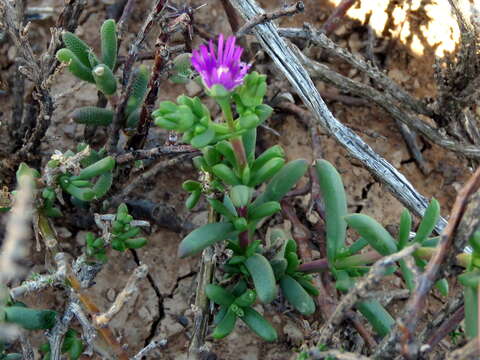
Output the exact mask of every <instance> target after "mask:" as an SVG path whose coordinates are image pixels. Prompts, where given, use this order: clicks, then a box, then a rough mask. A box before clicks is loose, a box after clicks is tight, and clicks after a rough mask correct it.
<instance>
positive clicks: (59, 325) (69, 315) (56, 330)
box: [48, 300, 75, 360]
mask: <svg viewBox="0 0 480 360" xmlns="http://www.w3.org/2000/svg"><path fill="white" fill-rule="evenodd" d="M72 301H75V300H71V301H70V302H69V304H68V305H67V307H66V309H65V312H64V313H63V316H62V317H61V318H60V319H58V320H57V322H56V323H55V326H54V327H53V328H52V330H50V331H49V333H48V342H49V343H50V359H51V360H60V356H61V354H62V351H61V350H62V342H63V337H64V336H65V334H66V332H67V330H68V327H69V326H70V322H71V321H72V319H73V312H72V306H71V304H72Z"/></svg>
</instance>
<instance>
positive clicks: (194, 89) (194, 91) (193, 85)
mask: <svg viewBox="0 0 480 360" xmlns="http://www.w3.org/2000/svg"><path fill="white" fill-rule="evenodd" d="M185 90H186V91H187V95H188V96H195V95H198V93H200V91H202V87H201V86H200V85H198V84H197V82H195V81H193V80H191V81H189V82H188V83H187V84H186V85H185Z"/></svg>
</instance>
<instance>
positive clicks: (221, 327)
mask: <svg viewBox="0 0 480 360" xmlns="http://www.w3.org/2000/svg"><path fill="white" fill-rule="evenodd" d="M205 292H206V294H207V296H208V298H209V299H210V300H211V301H213V302H215V303H216V304H218V305H220V307H221V310H220V312H219V313H218V314H217V316H216V319H215V321H216V323H217V326H216V327H215V329H214V331H213V334H212V336H213V337H214V338H216V339H221V338H224V337H225V336H227V335H229V334H230V333H231V332H232V331H233V329H234V328H235V324H236V321H237V319H238V318H240V319H241V320H242V321H243V322H244V323H245V324H246V325H247V326H248V327H249V328H250V329H251V330H252V331H253V332H254V333H255V334H257V335H258V336H260V337H261V338H263V339H264V340H266V341H275V340H276V339H277V332H276V330H275V329H274V328H273V327H272V325H270V323H269V322H268V321H267V320H265V318H264V317H263V316H261V315H260V314H259V313H258V312H257V311H256V310H254V309H253V308H251V305H253V303H254V302H255V297H256V296H255V291H252V290H246V291H245V292H243V293H242V294H241V295H239V296H237V297H235V295H234V294H232V293H231V292H229V291H227V290H225V289H223V288H222V287H220V286H218V285H213V284H209V285H207V287H206V289H205Z"/></svg>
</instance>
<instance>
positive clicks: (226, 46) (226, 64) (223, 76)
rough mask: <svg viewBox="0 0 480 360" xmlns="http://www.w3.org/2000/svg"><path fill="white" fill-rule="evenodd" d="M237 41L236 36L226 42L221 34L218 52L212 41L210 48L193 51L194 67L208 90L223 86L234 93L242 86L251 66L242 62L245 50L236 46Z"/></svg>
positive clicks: (204, 46) (203, 47) (230, 37)
mask: <svg viewBox="0 0 480 360" xmlns="http://www.w3.org/2000/svg"><path fill="white" fill-rule="evenodd" d="M235 40H236V39H235V36H229V37H228V39H227V42H224V38H223V34H220V35H219V36H218V46H217V50H216V51H215V47H214V45H213V41H212V40H210V43H209V45H208V47H207V46H206V45H200V49H199V50H194V51H193V54H192V65H193V67H194V68H195V70H197V71H198V73H199V74H200V76H201V77H202V79H203V83H204V84H205V86H206V87H207V88H209V89H210V88H211V87H212V86H213V85H223V87H224V88H225V89H227V90H228V91H232V90H233V89H235V88H236V87H237V86H239V85H241V84H242V82H243V78H244V77H245V75H246V74H247V72H248V69H250V65H249V64H247V63H244V62H242V61H240V56H241V55H242V52H243V49H242V48H241V47H240V46H236V45H235Z"/></svg>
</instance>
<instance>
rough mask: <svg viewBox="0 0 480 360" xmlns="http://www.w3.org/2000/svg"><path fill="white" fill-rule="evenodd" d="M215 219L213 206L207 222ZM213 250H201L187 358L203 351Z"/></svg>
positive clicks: (195, 359)
mask: <svg viewBox="0 0 480 360" xmlns="http://www.w3.org/2000/svg"><path fill="white" fill-rule="evenodd" d="M215 221H216V215H215V211H214V210H213V208H210V209H209V213H208V222H209V223H212V222H215ZM215 263H216V261H215V250H214V248H213V246H209V247H208V248H206V249H205V250H203V252H202V258H201V264H200V271H199V272H198V274H197V291H196V293H195V305H193V310H194V317H193V336H192V338H191V340H190V346H189V347H188V360H200V359H202V358H203V357H202V355H203V354H204V352H205V349H204V348H203V347H204V342H205V335H206V332H207V325H208V319H209V305H210V300H209V299H208V297H207V294H206V291H205V288H206V287H207V285H208V284H210V283H211V282H212V277H213V272H214V270H215Z"/></svg>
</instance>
